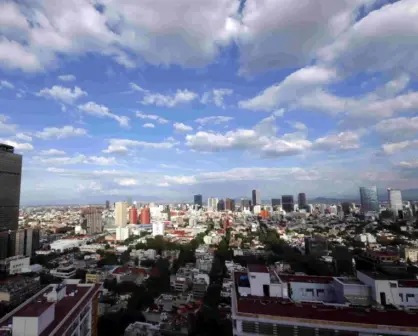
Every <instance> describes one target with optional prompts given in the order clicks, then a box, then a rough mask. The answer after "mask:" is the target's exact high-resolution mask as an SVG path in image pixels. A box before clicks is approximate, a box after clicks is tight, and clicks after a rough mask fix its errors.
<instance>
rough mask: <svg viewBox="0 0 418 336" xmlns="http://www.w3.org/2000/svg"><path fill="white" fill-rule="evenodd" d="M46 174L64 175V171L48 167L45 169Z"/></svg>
mask: <svg viewBox="0 0 418 336" xmlns="http://www.w3.org/2000/svg"><path fill="white" fill-rule="evenodd" d="M46 171H47V172H49V173H65V172H66V170H65V169H62V168H56V167H48V168H47V169H46Z"/></svg>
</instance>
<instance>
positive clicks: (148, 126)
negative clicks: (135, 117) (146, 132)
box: [142, 123, 155, 128]
mask: <svg viewBox="0 0 418 336" xmlns="http://www.w3.org/2000/svg"><path fill="white" fill-rule="evenodd" d="M142 127H144V128H155V125H154V124H153V123H146V124H144V125H142Z"/></svg>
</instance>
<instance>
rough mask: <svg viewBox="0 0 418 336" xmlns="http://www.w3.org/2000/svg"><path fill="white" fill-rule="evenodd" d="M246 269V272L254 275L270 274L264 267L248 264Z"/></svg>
mask: <svg viewBox="0 0 418 336" xmlns="http://www.w3.org/2000/svg"><path fill="white" fill-rule="evenodd" d="M247 268H248V271H250V272H254V273H270V272H269V270H268V268H267V266H266V265H257V264H250V265H248V266H247Z"/></svg>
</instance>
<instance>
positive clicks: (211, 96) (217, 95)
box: [200, 89, 234, 108]
mask: <svg viewBox="0 0 418 336" xmlns="http://www.w3.org/2000/svg"><path fill="white" fill-rule="evenodd" d="M233 92H234V91H233V90H231V89H213V90H212V91H208V92H205V93H204V94H203V95H202V98H201V100H200V102H201V103H202V104H208V103H213V104H215V105H216V106H218V107H222V108H224V107H225V105H224V97H225V96H230V95H231V94H232V93H233Z"/></svg>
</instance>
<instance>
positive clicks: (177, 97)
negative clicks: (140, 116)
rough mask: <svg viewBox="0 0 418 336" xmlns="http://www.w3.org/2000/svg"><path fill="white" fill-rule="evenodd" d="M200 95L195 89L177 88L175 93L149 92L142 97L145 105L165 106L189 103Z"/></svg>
mask: <svg viewBox="0 0 418 336" xmlns="http://www.w3.org/2000/svg"><path fill="white" fill-rule="evenodd" d="M197 97H198V95H197V93H195V92H193V91H189V90H187V89H185V90H177V91H176V93H175V94H173V95H164V94H161V93H151V92H147V93H146V94H145V95H144V98H143V99H142V102H141V103H142V104H144V105H156V106H165V107H175V106H176V105H179V104H184V103H189V102H191V101H193V100H195V99H196V98H197Z"/></svg>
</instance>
